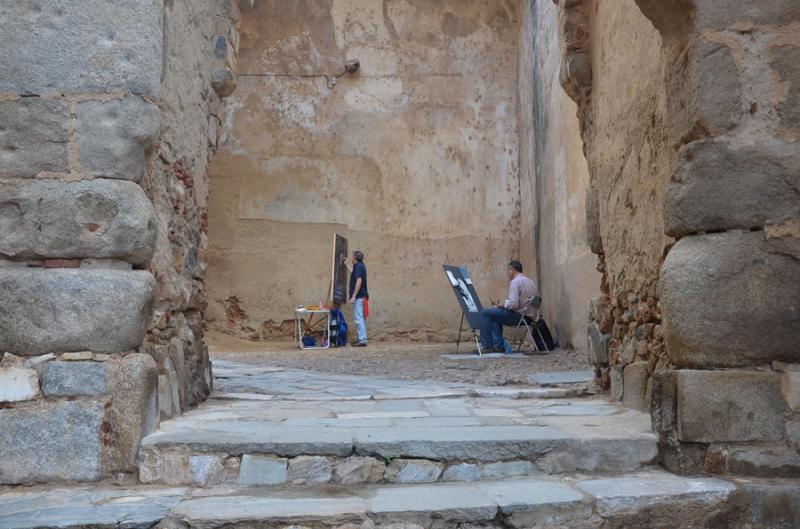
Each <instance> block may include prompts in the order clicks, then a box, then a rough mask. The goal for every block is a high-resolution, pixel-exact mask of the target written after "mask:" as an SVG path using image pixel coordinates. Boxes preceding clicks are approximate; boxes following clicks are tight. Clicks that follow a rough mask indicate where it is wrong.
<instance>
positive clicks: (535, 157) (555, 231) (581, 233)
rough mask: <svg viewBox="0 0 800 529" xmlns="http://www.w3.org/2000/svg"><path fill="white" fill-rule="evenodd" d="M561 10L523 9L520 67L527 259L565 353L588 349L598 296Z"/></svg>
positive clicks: (529, 4) (533, 5)
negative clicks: (564, 71) (565, 78)
mask: <svg viewBox="0 0 800 529" xmlns="http://www.w3.org/2000/svg"><path fill="white" fill-rule="evenodd" d="M558 28H559V14H558V8H557V6H556V5H555V4H553V3H552V2H534V1H531V0H526V1H524V2H522V16H521V29H520V52H519V57H520V62H519V91H520V96H519V101H520V164H519V167H520V187H521V190H522V192H521V219H522V220H521V226H522V233H521V236H522V239H521V255H522V256H523V257H527V258H528V260H530V261H531V262H533V263H535V264H536V269H537V271H538V273H537V274H536V278H537V282H538V284H539V285H540V290H541V293H542V299H543V305H542V307H543V314H544V317H545V319H546V320H547V321H548V324H549V326H550V329H551V331H552V332H554V333H555V334H556V335H557V337H558V340H559V342H560V343H561V345H562V347H575V348H578V349H585V347H586V323H587V317H588V307H589V301H590V300H591V299H592V298H594V297H596V296H597V294H598V292H599V285H600V274H599V273H598V272H597V271H596V266H597V258H596V257H595V256H594V254H592V251H591V249H590V248H589V245H588V243H587V239H586V227H587V215H586V201H587V195H588V192H589V172H588V167H587V165H586V158H585V157H584V154H583V142H582V140H581V137H580V129H579V123H578V118H577V116H576V113H577V107H576V104H575V102H574V101H572V100H571V99H570V97H569V95H568V94H567V92H566V91H565V90H564V89H563V88H562V86H561V84H560V70H561V52H560V45H561V43H560V39H559V31H558Z"/></svg>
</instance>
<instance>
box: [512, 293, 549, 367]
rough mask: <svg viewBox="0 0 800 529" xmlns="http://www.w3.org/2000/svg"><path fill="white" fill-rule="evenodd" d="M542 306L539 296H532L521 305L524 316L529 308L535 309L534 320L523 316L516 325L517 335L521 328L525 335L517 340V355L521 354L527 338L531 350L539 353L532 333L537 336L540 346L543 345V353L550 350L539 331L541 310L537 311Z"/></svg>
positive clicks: (539, 350)
mask: <svg viewBox="0 0 800 529" xmlns="http://www.w3.org/2000/svg"><path fill="white" fill-rule="evenodd" d="M541 306H542V298H541V297H540V296H533V297H532V298H529V299H528V300H527V301H526V302H525V303H524V304H523V305H522V313H523V314H525V313H527V312H528V310H530V309H531V308H534V309H536V319H531V318H530V317H529V316H523V317H522V318H520V319H519V323H517V328H516V330H517V334H519V330H520V328H522V327H525V334H523V335H522V336H521V337H520V338H519V343H518V344H517V353H520V352H522V345H523V344H524V343H525V338H526V337H528V338H530V340H531V345H532V346H533V350H534V351H537V352H541V349H539V346H538V345H537V344H536V339H535V338H534V336H533V333H534V331H535V332H536V334H537V335H538V336H539V341H540V342H541V344H542V345H544V348H545V351H546V352H549V351H550V349H548V348H547V343H546V342H545V341H544V337H543V336H542V332H541V331H540V330H539V325H538V323H539V318H540V317H541V310H539V309H540V308H541Z"/></svg>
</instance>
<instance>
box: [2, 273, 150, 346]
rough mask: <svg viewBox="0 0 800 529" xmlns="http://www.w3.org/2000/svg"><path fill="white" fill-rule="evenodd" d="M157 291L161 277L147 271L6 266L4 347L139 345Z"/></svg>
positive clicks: (4, 277)
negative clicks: (157, 284)
mask: <svg viewBox="0 0 800 529" xmlns="http://www.w3.org/2000/svg"><path fill="white" fill-rule="evenodd" d="M154 294H155V279H154V278H153V276H152V275H151V274H150V272H145V271H125V270H80V269H41V268H38V269H37V268H9V269H3V270H0V329H3V332H1V333H0V350H3V351H7V352H9V353H12V354H16V355H21V356H36V355H41V354H46V353H55V352H62V351H87V350H89V351H96V352H101V353H114V352H119V351H128V350H132V349H135V348H137V347H139V345H141V343H142V340H143V339H144V335H145V332H146V331H147V325H148V323H149V321H150V313H151V311H152V304H153V296H154Z"/></svg>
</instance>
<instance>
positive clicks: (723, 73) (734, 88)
mask: <svg viewBox="0 0 800 529" xmlns="http://www.w3.org/2000/svg"><path fill="white" fill-rule="evenodd" d="M692 70H693V71H692V81H693V86H692V90H693V96H694V97H693V103H694V119H695V121H696V122H698V123H700V124H702V125H704V126H705V128H707V129H710V130H711V131H726V130H729V129H732V128H733V127H735V126H736V125H737V124H738V123H739V121H740V120H741V118H742V116H743V115H744V113H745V108H744V100H743V97H742V81H741V78H740V72H739V68H738V67H737V65H736V60H735V59H734V55H733V49H732V48H730V47H728V46H725V45H724V44H718V43H712V42H708V41H706V40H705V39H702V38H700V39H698V41H697V43H696V45H695V48H694V51H693V54H692Z"/></svg>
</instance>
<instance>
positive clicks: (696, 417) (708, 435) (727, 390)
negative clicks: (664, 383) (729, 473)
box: [676, 370, 786, 443]
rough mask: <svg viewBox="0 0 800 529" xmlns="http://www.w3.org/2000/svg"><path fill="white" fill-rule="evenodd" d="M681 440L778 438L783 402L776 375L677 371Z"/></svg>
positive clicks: (767, 439) (780, 434) (722, 440)
mask: <svg viewBox="0 0 800 529" xmlns="http://www.w3.org/2000/svg"><path fill="white" fill-rule="evenodd" d="M676 376H677V403H678V408H677V410H678V413H677V418H678V438H679V439H680V440H681V441H686V442H697V443H712V442H750V441H780V440H782V439H783V437H784V420H783V415H784V411H785V409H786V404H785V403H784V401H783V397H782V396H781V390H780V377H779V375H777V374H775V373H772V372H763V371H698V370H681V371H678V372H677V375H676Z"/></svg>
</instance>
